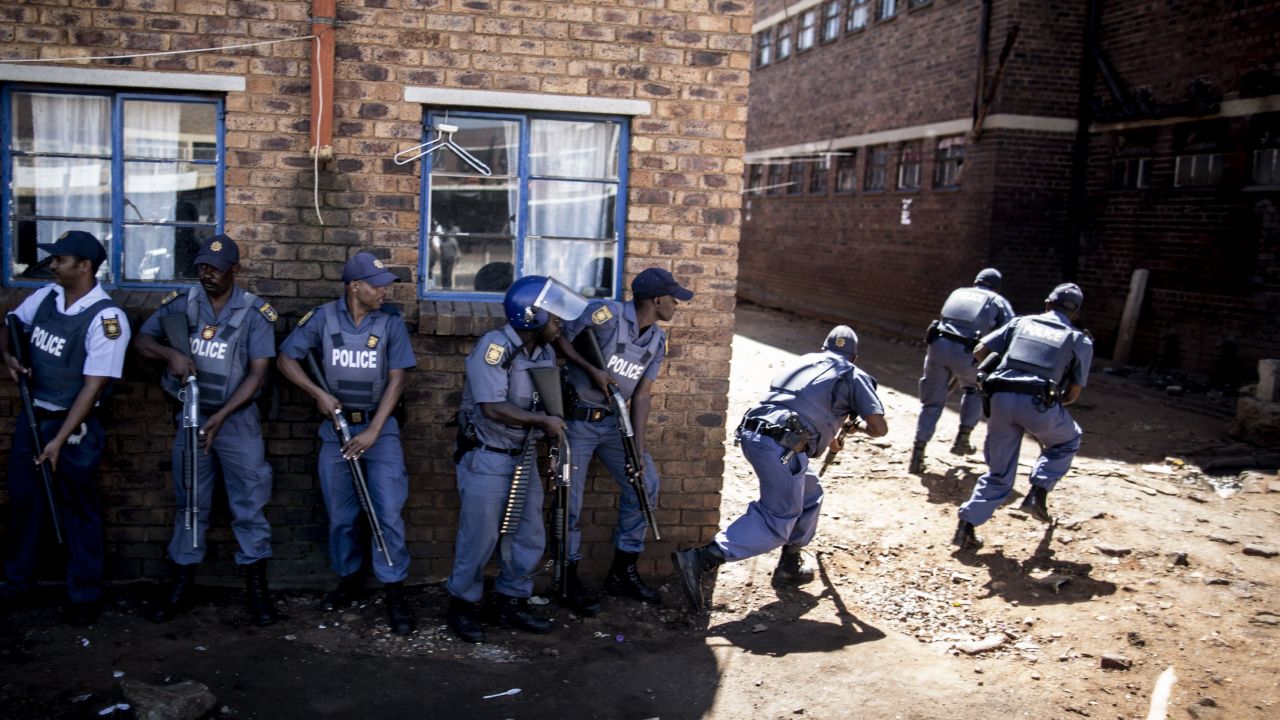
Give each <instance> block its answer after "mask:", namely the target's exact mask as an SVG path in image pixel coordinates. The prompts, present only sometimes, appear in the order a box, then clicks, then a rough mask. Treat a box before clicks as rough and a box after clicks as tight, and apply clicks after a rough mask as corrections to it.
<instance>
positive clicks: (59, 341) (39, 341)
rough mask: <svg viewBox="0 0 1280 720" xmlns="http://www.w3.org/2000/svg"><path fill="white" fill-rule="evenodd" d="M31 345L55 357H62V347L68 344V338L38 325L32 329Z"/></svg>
mask: <svg viewBox="0 0 1280 720" xmlns="http://www.w3.org/2000/svg"><path fill="white" fill-rule="evenodd" d="M31 346H32V347H34V348H35V349H37V350H40V351H41V352H46V353H49V354H50V355H52V356H54V357H62V349H63V348H64V347H66V346H67V339H66V338H63V337H58V336H57V335H54V334H52V333H50V332H49V331H48V330H45V329H44V328H42V327H37V328H35V329H34V330H32V331H31Z"/></svg>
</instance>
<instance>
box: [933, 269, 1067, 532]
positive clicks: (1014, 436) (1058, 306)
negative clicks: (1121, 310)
mask: <svg viewBox="0 0 1280 720" xmlns="http://www.w3.org/2000/svg"><path fill="white" fill-rule="evenodd" d="M1083 303H1084V293H1083V292H1081V290H1080V287H1079V286H1077V285H1075V284H1073V283H1064V284H1062V285H1059V286H1057V287H1056V288H1054V289H1053V291H1052V292H1050V293H1049V297H1047V298H1045V312H1044V313H1043V314H1040V315H1027V316H1023V317H1018V318H1015V319H1014V320H1013V321H1011V322H1009V323H1008V324H1006V325H1004V326H1003V327H1001V328H1000V329H998V330H996V331H995V332H992V333H991V334H989V335H987V336H986V337H984V338H982V342H981V343H979V344H978V347H977V348H976V349H975V350H974V356H975V357H976V358H977V359H978V360H979V361H982V360H985V359H986V358H987V356H988V355H991V354H998V355H1000V362H999V365H997V366H996V369H995V371H994V372H992V373H991V375H990V376H989V377H988V378H987V379H986V380H985V381H984V382H983V393H984V394H986V395H987V396H988V402H989V403H990V409H991V412H990V415H989V417H988V418H987V442H986V445H985V451H986V452H985V454H986V458H985V459H986V462H987V467H988V469H987V472H986V474H984V475H983V476H982V477H980V478H978V483H977V485H975V486H974V488H973V494H972V495H971V496H970V497H969V500H968V501H967V502H965V503H964V504H963V505H961V506H960V512H959V515H960V523H959V526H958V527H957V528H956V534H955V537H954V538H953V539H952V543H953V544H955V545H958V546H959V547H960V549H961V550H967V549H972V548H980V547H982V541H981V540H979V539H978V536H977V535H976V534H975V533H974V527H975V526H978V525H981V524H982V523H984V522H986V521H987V520H989V519H990V518H991V515H992V514H993V513H994V512H995V510H996V508H997V507H999V506H1000V504H1001V503H1003V502H1004V501H1005V500H1007V499H1008V497H1009V493H1010V492H1012V490H1013V483H1014V480H1015V479H1016V477H1017V472H1018V453H1019V450H1021V448H1022V436H1023V434H1024V433H1030V434H1031V436H1032V437H1034V438H1035V439H1036V441H1037V442H1039V443H1040V447H1041V448H1042V450H1041V452H1040V457H1039V459H1038V460H1036V462H1035V464H1034V465H1033V466H1032V470H1031V490H1030V491H1029V492H1028V493H1027V496H1026V498H1025V499H1024V500H1023V502H1022V506H1021V509H1022V510H1024V511H1026V512H1027V513H1028V514H1030V515H1031V516H1032V517H1034V518H1036V519H1037V520H1041V521H1043V522H1051V521H1052V519H1051V518H1050V516H1049V507H1048V503H1047V498H1048V495H1049V492H1050V491H1051V490H1053V488H1054V486H1055V485H1056V484H1057V482H1058V480H1059V479H1060V478H1061V477H1062V476H1063V475H1066V474H1067V471H1068V470H1070V469H1071V461H1072V459H1074V458H1075V455H1076V452H1077V451H1078V450H1079V449H1080V434H1081V433H1080V426H1079V425H1077V424H1076V423H1075V421H1074V420H1072V419H1071V413H1069V412H1067V409H1066V407H1065V406H1066V405H1070V404H1071V403H1073V402H1075V401H1076V400H1077V399H1078V398H1079V397H1080V392H1081V390H1082V389H1083V388H1084V386H1085V382H1086V381H1087V380H1088V379H1089V366H1090V364H1091V363H1092V362H1093V340H1092V339H1091V338H1090V337H1089V335H1088V333H1086V332H1085V331H1083V330H1080V329H1078V328H1076V327H1075V326H1074V325H1073V324H1072V322H1074V321H1075V319H1076V317H1077V316H1078V315H1079V314H1080V306H1081V305H1082V304H1083Z"/></svg>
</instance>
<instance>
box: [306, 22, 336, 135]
mask: <svg viewBox="0 0 1280 720" xmlns="http://www.w3.org/2000/svg"><path fill="white" fill-rule="evenodd" d="M337 4H338V2H337V0H312V3H311V34H312V35H315V36H316V40H315V46H314V48H313V49H312V53H311V155H312V156H313V157H314V156H315V155H316V154H317V153H319V156H320V159H321V160H331V159H333V40H334V25H335V24H336V23H337Z"/></svg>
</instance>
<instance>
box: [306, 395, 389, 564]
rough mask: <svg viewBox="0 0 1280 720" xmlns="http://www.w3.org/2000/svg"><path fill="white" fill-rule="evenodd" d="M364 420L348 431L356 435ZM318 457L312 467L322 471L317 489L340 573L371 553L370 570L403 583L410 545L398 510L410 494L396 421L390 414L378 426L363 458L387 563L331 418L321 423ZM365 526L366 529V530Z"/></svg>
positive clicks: (363, 427) (330, 555)
mask: <svg viewBox="0 0 1280 720" xmlns="http://www.w3.org/2000/svg"><path fill="white" fill-rule="evenodd" d="M367 427H368V423H365V424H362V425H352V426H351V436H352V437H355V436H356V435H359V434H360V433H361V432H362V431H363V430H364V429H365V428H367ZM320 439H321V440H322V442H321V444H320V457H319V458H318V459H317V461H316V470H317V473H318V474H319V475H320V492H321V493H322V494H323V495H324V507H325V510H326V511H328V513H329V559H330V561H331V567H332V568H333V571H334V572H336V573H337V574H338V575H339V577H346V576H348V575H351V574H352V573H354V572H357V571H358V570H360V566H361V565H362V564H363V563H364V558H365V556H366V555H368V556H369V557H371V560H370V562H371V563H372V565H373V574H374V576H375V577H377V578H378V580H379V581H381V582H384V583H392V582H402V581H403V580H404V579H405V578H406V577H408V575H409V549H408V547H406V546H405V537H404V519H403V518H401V517H400V511H401V510H402V509H403V508H404V502H405V500H406V499H407V498H408V497H409V473H408V471H407V470H405V466H404V451H403V450H402V449H401V447H400V423H399V421H397V420H396V418H395V417H394V416H392V417H390V418H388V419H387V422H386V424H384V425H383V426H382V433H381V434H380V435H378V439H377V441H376V442H374V444H373V447H370V448H369V449H368V450H366V451H365V453H364V455H363V457H361V459H360V460H361V463H362V464H363V465H364V477H365V483H366V484H367V485H368V487H369V502H370V503H372V504H373V510H374V514H375V515H377V517H378V524H379V525H381V526H382V537H383V538H384V539H385V540H386V543H387V551H388V552H389V553H390V554H391V565H387V558H386V557H385V556H384V555H383V554H382V553H381V552H374V551H373V543H372V542H371V540H370V537H369V535H368V532H372V529H371V528H367V527H366V526H367V523H366V522H364V520H363V515H364V510H363V509H362V508H361V507H360V499H359V497H358V496H357V495H356V488H355V484H354V483H353V482H352V480H353V478H352V476H351V466H350V464H349V463H348V462H347V461H346V460H345V459H343V457H342V442H341V441H340V440H339V439H338V434H337V431H335V430H334V429H333V423H328V422H326V423H322V424H321V426H320ZM366 530H367V532H366Z"/></svg>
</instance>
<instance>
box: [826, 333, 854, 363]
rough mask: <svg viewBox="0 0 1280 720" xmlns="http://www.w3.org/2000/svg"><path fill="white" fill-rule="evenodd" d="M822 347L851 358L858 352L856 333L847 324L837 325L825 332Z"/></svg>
mask: <svg viewBox="0 0 1280 720" xmlns="http://www.w3.org/2000/svg"><path fill="white" fill-rule="evenodd" d="M822 349H823V350H830V351H831V352H833V353H839V354H841V355H843V356H845V357H847V358H849V359H850V360H852V359H853V358H854V356H856V355H857V354H858V333H856V332H854V331H853V328H851V327H849V326H848V325H837V326H835V327H833V328H831V332H829V333H827V339H826V341H825V342H823V343H822Z"/></svg>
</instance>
